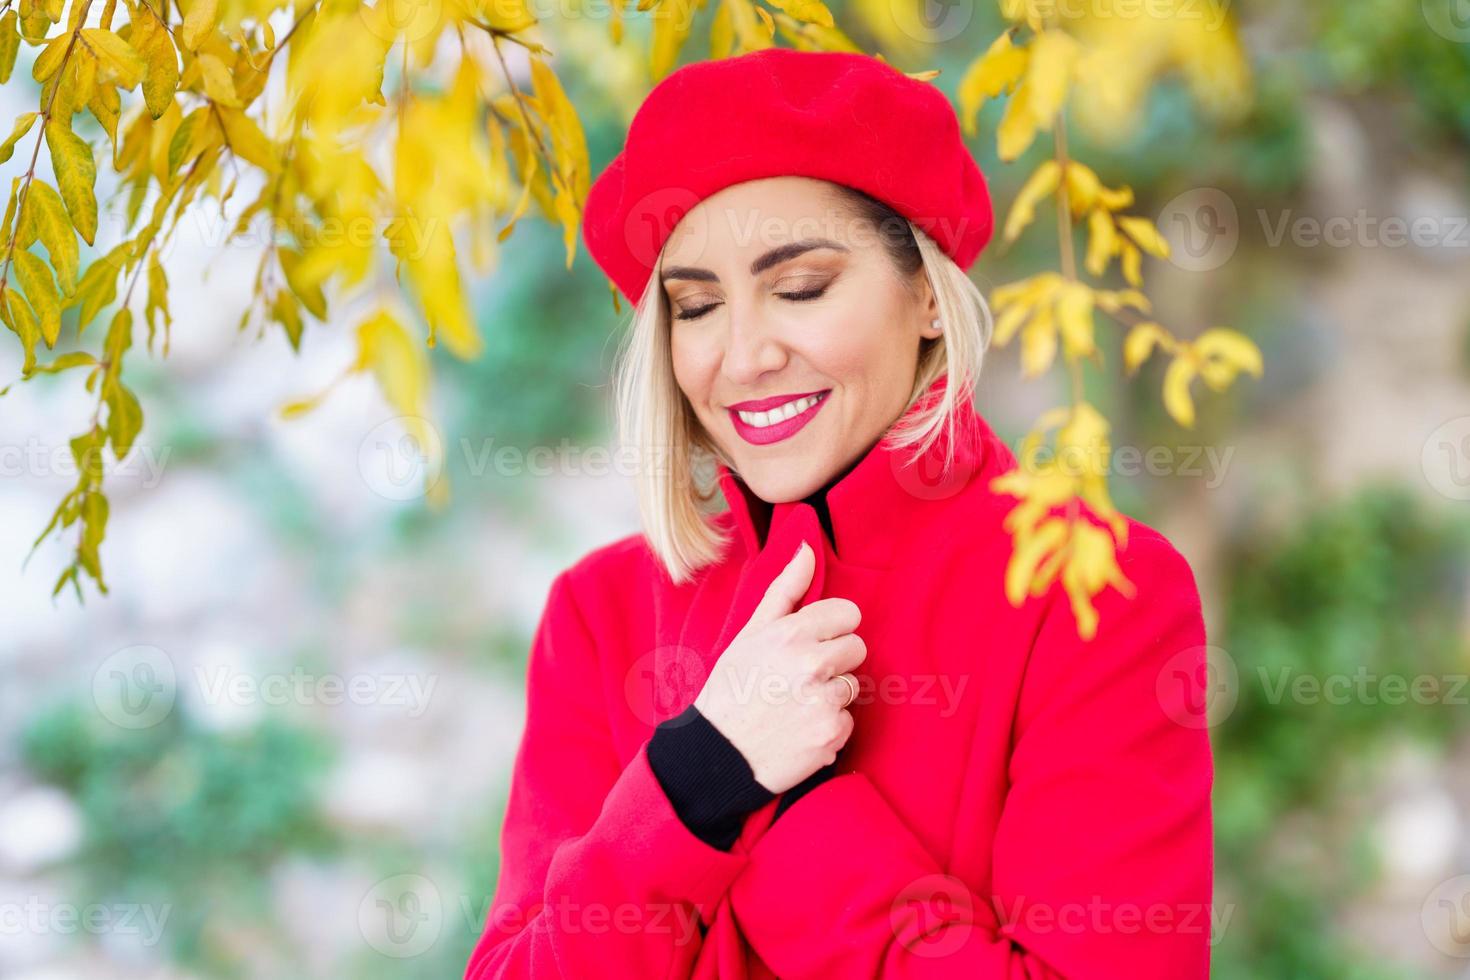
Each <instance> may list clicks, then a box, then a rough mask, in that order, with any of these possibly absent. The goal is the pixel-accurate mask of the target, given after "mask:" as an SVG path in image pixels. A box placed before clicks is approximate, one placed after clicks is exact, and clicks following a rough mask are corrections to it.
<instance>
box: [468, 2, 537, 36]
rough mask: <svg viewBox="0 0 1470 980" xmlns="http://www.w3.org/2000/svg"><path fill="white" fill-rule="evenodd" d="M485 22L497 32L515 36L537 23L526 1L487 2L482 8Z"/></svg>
mask: <svg viewBox="0 0 1470 980" xmlns="http://www.w3.org/2000/svg"><path fill="white" fill-rule="evenodd" d="M480 10H481V12H482V13H483V14H484V16H485V21H486V23H488V24H489V25H490V26H491V27H493V28H494V29H495V30H497V31H505V32H506V33H509V34H514V33H515V32H516V31H523V30H525V29H526V28H528V27H530V26H531V25H532V24H535V23H536V17H535V15H534V14H532V13H531V11H530V9H529V8H528V7H527V6H526V3H525V0H486V2H485V4H484V5H483V6H482V7H481V8H480Z"/></svg>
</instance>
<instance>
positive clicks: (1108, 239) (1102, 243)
mask: <svg viewBox="0 0 1470 980" xmlns="http://www.w3.org/2000/svg"><path fill="white" fill-rule="evenodd" d="M1117 251H1118V229H1117V228H1116V227H1115V226H1114V225H1113V216H1112V215H1111V214H1109V213H1108V212H1107V211H1106V210H1104V209H1103V208H1094V209H1093V210H1092V211H1090V212H1089V213H1088V215H1087V258H1086V260H1085V261H1084V262H1083V266H1084V267H1085V268H1086V269H1087V271H1088V272H1089V273H1091V274H1092V275H1093V276H1097V277H1101V276H1102V274H1103V273H1104V272H1106V271H1107V268H1108V260H1109V259H1110V258H1112V257H1113V255H1114V254H1116V253H1117Z"/></svg>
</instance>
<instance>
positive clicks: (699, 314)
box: [466, 49, 1213, 980]
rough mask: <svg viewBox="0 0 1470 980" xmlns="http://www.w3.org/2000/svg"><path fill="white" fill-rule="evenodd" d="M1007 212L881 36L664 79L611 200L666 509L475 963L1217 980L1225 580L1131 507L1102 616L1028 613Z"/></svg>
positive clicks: (628, 383) (763, 55)
mask: <svg viewBox="0 0 1470 980" xmlns="http://www.w3.org/2000/svg"><path fill="white" fill-rule="evenodd" d="M991 227H992V216H991V209H990V202H989V199H988V196H987V192H986V187H985V182H984V180H983V178H982V177H981V174H980V172H979V169H978V167H976V165H975V163H974V161H973V159H972V158H971V157H970V155H969V154H968V152H967V151H966V149H965V147H964V146H963V144H962V141H961V139H960V135H959V130H958V125H957V121H956V119H955V116H954V113H953V110H952V109H951V108H950V107H949V104H948V102H947V100H946V99H945V98H944V97H943V95H942V94H940V93H939V92H938V91H937V90H935V89H934V88H933V87H932V86H930V85H929V84H927V83H925V82H921V81H918V80H915V79H911V78H908V77H907V76H905V75H903V74H902V73H900V72H898V71H896V70H895V69H893V68H891V67H889V66H888V65H886V64H884V63H883V62H881V61H878V60H876V59H873V58H869V57H866V56H863V55H851V54H835V53H814V52H797V51H791V50H780V49H767V50H763V51H759V52H755V53H751V54H746V55H741V56H738V57H736V58H731V59H725V60H722V61H716V62H706V63H700V64H696V65H691V66H688V67H685V68H682V69H680V70H679V71H676V72H674V73H673V74H671V75H670V76H669V77H668V78H666V79H665V80H664V81H663V82H662V83H660V85H659V86H658V87H656V88H655V89H654V91H653V92H652V93H651V94H650V95H649V97H648V99H647V101H646V102H645V103H644V105H643V106H642V107H641V109H640V110H639V113H638V116H637V117H636V118H635V119H634V120H633V123H632V126H631V128H630V131H629V136H628V141H627V146H626V147H625V149H624V151H623V152H622V153H621V154H619V156H618V157H617V158H616V159H615V160H614V161H613V163H612V164H611V165H610V166H609V167H608V169H607V170H606V171H605V172H604V173H603V174H602V175H601V176H600V177H599V178H598V180H597V182H596V184H595V185H594V186H593V188H592V192H591V195H590V197H589V199H588V203H587V211H586V216H585V225H584V228H585V231H584V234H585V236H586V240H587V243H588V246H589V250H590V251H591V252H592V254H593V256H594V258H596V259H597V261H598V263H599V264H600V265H601V266H602V268H603V269H604V270H606V271H607V273H608V275H609V277H610V278H611V279H612V280H613V281H614V282H615V284H616V285H617V286H618V288H619V289H620V290H621V292H622V293H623V295H625V296H626V297H627V298H628V299H629V300H630V301H633V302H635V303H636V308H635V311H634V318H633V327H632V330H631V331H630V334H629V340H628V343H627V346H626V348H625V350H624V352H623V357H622V358H621V361H620V364H619V369H618V384H619V400H618V404H619V416H620V421H621V425H622V429H623V434H624V438H625V440H627V441H628V442H631V443H633V444H635V445H638V446H639V447H640V448H641V449H643V450H645V451H646V452H648V453H649V454H650V455H649V457H648V461H647V462H646V464H645V465H643V466H640V467H639V475H638V491H639V499H640V504H641V506H642V508H643V518H644V530H643V532H642V533H640V534H634V535H630V536H628V537H625V538H623V539H622V540H619V541H617V542H615V543H613V544H611V545H608V546H606V547H602V548H599V549H597V550H595V551H593V552H592V553H591V554H589V555H587V556H586V557H585V558H583V559H582V560H581V561H579V562H577V563H576V564H575V565H574V566H572V567H571V568H570V569H568V570H567V571H565V572H563V573H562V574H561V575H559V576H558V577H557V578H556V580H555V581H554V582H553V584H552V586H551V589H550V595H549V598H548V601H547V606H546V610H545V612H544V614H543V616H542V619H541V621H540V624H539V626H538V629H537V633H536V636H535V640H534V644H533V648H532V651H531V659H530V665H529V669H528V685H529V691H528V714H527V719H526V729H525V733H524V736H523V741H522V743H521V745H520V748H519V751H518V754H517V756H516V760H515V768H514V774H513V781H512V786H511V790H510V798H509V802H508V809H507V813H506V818H505V824H504V828H503V830H502V835H501V845H502V865H501V870H500V878H499V882H498V885H497V889H496V893H495V896H494V900H493V902H492V905H491V908H490V911H489V916H488V919H487V921H486V923H485V930H484V933H483V935H482V937H481V938H480V941H479V944H478V946H477V948H476V949H475V951H474V953H473V955H472V957H471V960H470V963H469V967H468V970H467V973H466V976H467V977H470V978H489V977H565V978H578V980H580V978H596V977H628V978H640V980H641V978H684V977H718V978H726V980H728V978H746V977H750V978H769V977H773V976H779V977H785V978H858V977H885V978H900V977H903V978H908V977H914V978H919V977H923V978H932V977H971V978H997V980H999V978H1003V977H1004V978H1019V977H1028V978H1038V977H1087V978H1091V977H1114V976H1116V977H1128V978H1133V980H1137V978H1145V980H1146V978H1157V980H1191V978H1200V977H1205V976H1207V975H1208V970H1209V948H1210V918H1211V917H1210V914H1209V913H1210V904H1209V903H1210V897H1211V896H1210V892H1211V880H1212V866H1211V865H1212V851H1211V823H1210V788H1211V783H1212V778H1213V769H1212V761H1211V756H1210V746H1209V741H1208V736H1207V732H1206V730H1205V728H1204V727H1203V725H1202V724H1200V723H1198V716H1197V715H1191V714H1190V713H1189V712H1187V711H1183V710H1180V709H1181V708H1183V707H1185V706H1186V704H1187V700H1186V699H1185V698H1183V697H1182V696H1181V695H1180V694H1179V693H1178V692H1179V691H1180V689H1181V686H1182V687H1183V689H1185V693H1193V694H1197V693H1198V692H1197V691H1194V690H1192V687H1191V686H1192V685H1194V684H1195V683H1196V681H1197V678H1198V677H1199V671H1200V669H1201V668H1202V667H1203V664H1204V646H1203V645H1204V643H1205V636H1204V628H1203V625H1202V621H1201V616H1200V605H1199V597H1198V593H1197V591H1196V588H1195V583H1194V578H1193V575H1192V573H1191V571H1190V568H1189V566H1188V564H1187V563H1186V562H1185V560H1184V559H1183V558H1182V557H1181V556H1180V555H1179V553H1178V552H1177V551H1176V550H1175V549H1174V548H1173V547H1172V546H1171V545H1170V544H1169V543H1168V542H1167V541H1166V540H1165V539H1164V538H1163V537H1162V536H1161V535H1159V534H1158V533H1157V532H1156V531H1153V530H1152V529H1150V528H1148V527H1146V526H1144V525H1142V524H1139V523H1137V522H1130V525H1129V533H1128V537H1127V543H1126V546H1125V547H1123V548H1122V549H1121V552H1120V556H1119V560H1120V563H1121V566H1122V568H1123V571H1124V573H1125V575H1127V577H1128V578H1129V579H1130V580H1131V581H1132V582H1133V583H1134V585H1135V587H1136V593H1135V595H1134V596H1133V597H1132V598H1131V599H1130V598H1126V597H1124V596H1122V595H1120V594H1119V593H1118V592H1116V591H1109V592H1105V593H1103V594H1102V595H1100V596H1099V597H1098V598H1097V600H1096V602H1097V607H1098V611H1099V613H1100V616H1101V620H1100V625H1099V628H1098V632H1097V635H1096V636H1095V637H1094V638H1093V639H1092V640H1090V641H1088V642H1083V641H1081V640H1080V639H1079V638H1078V630H1077V624H1076V622H1075V621H1074V619H1073V618H1072V613H1071V610H1070V606H1069V603H1068V601H1067V597H1066V596H1065V594H1064V593H1062V592H1061V590H1060V589H1054V590H1052V591H1051V592H1049V593H1048V594H1046V595H1045V596H1042V597H1039V598H1033V599H1029V600H1028V601H1027V602H1026V603H1025V604H1024V605H1023V606H1021V607H1020V608H1015V607H1012V606H1011V605H1010V604H1009V603H1008V602H1007V600H1006V599H1005V595H1004V591H1005V590H1004V576H1005V569H1006V564H1007V559H1008V558H1009V556H1010V553H1011V548H1012V542H1011V537H1010V535H1009V533H1008V532H1007V531H1006V530H1005V528H1004V527H1003V522H1004V519H1005V516H1006V514H1007V512H1008V511H1009V509H1010V508H1011V506H1012V505H1013V504H1014V503H1015V501H1014V499H1013V498H1010V497H1007V496H1004V495H1001V494H997V493H995V492H993V491H992V490H991V489H990V482H991V480H992V479H993V478H994V477H995V476H997V475H999V474H1001V473H1003V472H1005V471H1006V470H1008V469H1010V468H1012V467H1014V466H1015V465H1016V461H1015V458H1014V457H1013V455H1012V454H1011V453H1010V451H1009V450H1008V449H1007V447H1006V446H1005V445H1004V443H1003V442H1002V441H1001V440H999V439H998V438H997V437H996V436H995V434H994V433H993V432H992V431H991V429H990V427H989V426H988V425H987V424H986V422H985V421H984V419H982V418H981V417H980V416H979V415H978V414H977V413H976V411H975V409H974V406H973V383H974V380H975V379H976V378H977V377H978V374H979V369H980V361H981V358H982V355H983V352H984V350H985V347H986V344H987V342H988V339H989V328H990V322H989V316H988V313H987V312H986V310H985V307H984V303H983V299H982V298H981V296H980V294H979V292H978V291H977V290H976V289H975V287H974V286H973V285H972V284H971V283H970V281H969V279H968V277H967V276H966V275H965V269H966V268H967V267H968V266H969V265H970V264H971V262H972V261H973V260H974V258H975V256H976V254H977V253H978V252H979V251H980V250H981V248H982V247H983V246H984V244H985V242H986V240H987V239H988V237H989V235H990V232H991ZM711 461H712V462H713V468H714V476H715V478H716V479H717V482H718V489H719V494H718V496H719V497H722V498H723V501H724V503H725V504H726V505H727V509H726V510H724V511H722V512H720V513H719V514H717V515H713V516H711V515H709V514H707V513H706V512H705V511H706V510H708V509H709V508H705V507H703V506H702V501H703V497H702V495H701V494H702V492H703V491H705V490H707V489H708V487H707V485H706V484H702V483H701V481H700V480H699V479H698V476H699V474H700V472H701V464H702V463H708V462H711ZM710 496H715V495H713V494H710Z"/></svg>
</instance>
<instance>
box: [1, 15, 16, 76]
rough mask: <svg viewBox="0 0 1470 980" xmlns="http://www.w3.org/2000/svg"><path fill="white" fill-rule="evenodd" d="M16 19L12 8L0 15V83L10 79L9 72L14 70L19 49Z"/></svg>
mask: <svg viewBox="0 0 1470 980" xmlns="http://www.w3.org/2000/svg"><path fill="white" fill-rule="evenodd" d="M18 20H19V17H17V16H16V13H15V11H14V10H7V11H5V16H4V17H0V85H4V84H5V83H6V82H8V81H10V73H11V72H12V71H14V70H15V56H16V54H17V53H19V51H20V28H19V27H18V26H17V24H16V22H17V21H18Z"/></svg>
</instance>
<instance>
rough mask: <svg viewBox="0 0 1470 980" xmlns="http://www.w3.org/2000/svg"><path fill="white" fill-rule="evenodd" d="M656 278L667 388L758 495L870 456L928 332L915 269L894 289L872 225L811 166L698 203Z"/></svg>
mask: <svg viewBox="0 0 1470 980" xmlns="http://www.w3.org/2000/svg"><path fill="white" fill-rule="evenodd" d="M885 231H887V232H888V233H890V234H891V233H892V230H891V229H885ZM662 285H663V289H664V291H665V294H666V295H667V297H668V302H669V317H670V344H671V352H672V355H673V366H674V375H675V378H676V379H677V381H678V383H679V387H680V388H681V389H682V390H683V392H684V395H685V397H686V398H688V399H689V403H690V405H691V406H692V407H693V409H694V413H695V415H696V416H697V417H698V418H699V421H700V422H701V423H702V424H703V426H704V429H705V431H706V432H707V433H708V434H709V436H710V438H711V439H712V440H713V441H714V443H715V444H716V445H717V446H719V447H720V449H721V450H722V451H723V452H724V453H725V455H726V456H727V457H728V458H729V459H730V460H731V461H732V462H733V463H734V468H735V470H736V471H737V472H738V473H739V474H740V476H741V477H742V478H743V479H744V480H745V482H746V484H747V485H748V486H749V487H750V488H751V490H753V491H754V492H755V493H756V494H758V495H759V496H760V497H761V498H762V499H763V500H766V501H768V502H771V503H777V502H781V501H791V500H800V499H801V498H803V497H805V496H807V495H808V494H810V493H811V492H813V491H814V490H816V489H818V488H819V487H821V486H822V485H823V484H825V483H826V482H827V481H828V480H829V479H831V478H832V477H833V476H835V475H836V474H838V473H840V472H842V471H844V470H845V469H846V468H847V467H848V466H849V465H851V464H852V463H854V462H856V461H857V459H858V458H860V457H861V456H862V455H863V454H864V453H865V452H867V450H868V449H870V448H871V447H872V446H873V445H874V444H875V443H876V442H877V441H878V439H879V438H880V437H882V435H883V433H884V432H886V431H887V430H888V428H889V427H890V426H891V425H892V424H893V423H894V422H895V421H896V420H897V419H898V417H899V415H900V413H901V412H902V411H903V409H904V407H905V405H906V404H907V402H908V398H909V395H910V393H911V391H912V388H913V383H914V376H915V373H916V371H917V368H918V357H919V341H920V339H922V338H925V337H937V336H940V335H941V332H940V331H939V330H937V329H935V328H934V327H933V326H932V324H931V321H933V319H934V318H935V317H936V316H938V310H937V306H936V304H935V302H934V298H933V293H932V291H931V289H930V287H929V284H928V280H927V277H925V276H924V275H923V274H922V273H921V274H920V275H919V276H918V277H916V281H915V283H914V284H913V285H914V287H915V288H914V291H910V289H908V288H905V286H904V283H903V282H902V281H901V280H900V274H899V272H898V271H897V269H895V268H894V266H893V263H892V260H891V259H890V258H889V256H888V254H887V251H886V249H885V246H884V243H883V241H882V238H881V236H880V235H879V233H878V230H877V229H874V228H873V227H872V226H871V225H868V224H866V223H864V222H860V221H859V220H858V219H856V218H854V217H852V216H851V215H850V214H849V213H848V211H847V209H846V208H845V207H844V206H843V203H842V201H841V198H840V197H839V196H838V194H837V192H836V190H835V188H834V187H833V186H832V185H830V184H828V183H827V182H825V181H820V180H815V179H812V178H808V177H771V178H766V179H762V180H754V181H747V182H745V183H741V184H735V185H732V186H730V187H727V188H725V189H723V190H721V191H719V192H718V193H716V194H713V195H711V196H709V197H707V198H705V199H704V200H702V201H700V202H699V204H698V205H696V206H695V207H694V208H693V209H692V210H690V211H689V212H688V213H686V214H685V215H684V217H683V218H682V219H681V220H680V221H679V223H678V224H677V225H676V226H675V227H674V230H673V232H672V234H671V235H670V237H669V240H668V242H667V243H666V244H665V246H664V253H663V267H662ZM813 399H816V401H815V403H813ZM746 403H755V404H753V405H747V404H746ZM793 411H794V412H795V414H794V415H792V413H793ZM768 413H769V414H768Z"/></svg>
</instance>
